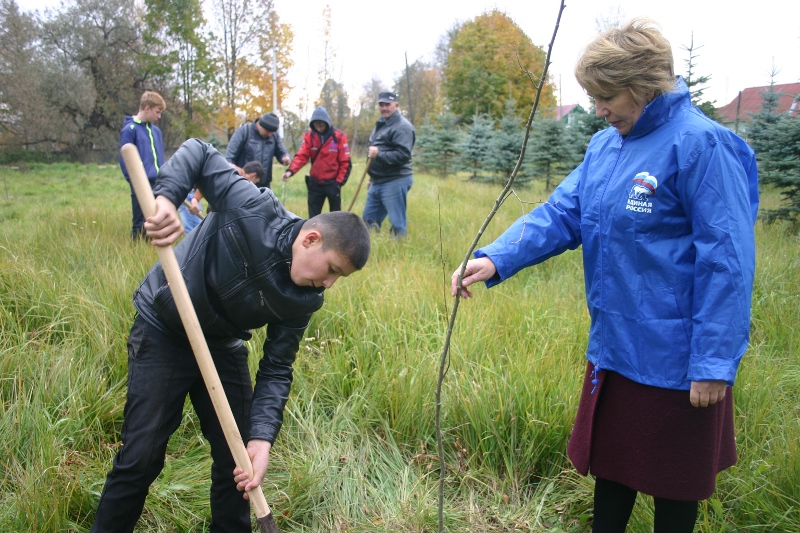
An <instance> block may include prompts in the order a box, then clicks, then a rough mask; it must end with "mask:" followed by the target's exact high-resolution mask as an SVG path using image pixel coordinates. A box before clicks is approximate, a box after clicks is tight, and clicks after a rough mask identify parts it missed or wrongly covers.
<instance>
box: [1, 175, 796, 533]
mask: <svg viewBox="0 0 800 533" xmlns="http://www.w3.org/2000/svg"><path fill="white" fill-rule="evenodd" d="M362 171H363V166H356V167H355V169H354V170H353V176H352V178H351V182H350V183H349V184H348V185H347V186H346V187H345V189H344V194H343V203H344V205H347V204H348V203H349V200H350V197H351V195H352V194H353V191H354V190H355V187H356V180H357V179H358V178H359V177H360V176H361V173H362ZM275 174H276V175H279V169H277V168H276V171H275ZM275 187H276V190H275V192H276V194H277V195H278V196H279V197H280V198H282V199H283V200H284V201H285V203H286V205H287V206H288V207H289V208H290V209H291V210H293V211H295V212H296V213H298V214H300V215H305V214H306V213H307V211H306V205H305V185H304V184H303V183H302V180H299V179H294V180H291V181H290V183H289V184H288V185H286V186H284V185H282V184H281V183H280V182H279V181H278V180H276V185H275ZM498 193H499V187H498V186H490V185H487V184H476V183H470V182H468V181H465V180H464V179H463V178H456V177H452V178H449V179H446V180H440V179H437V178H433V177H430V176H427V175H416V176H415V183H414V186H413V188H412V190H411V193H410V196H409V237H408V239H406V240H405V241H402V242H397V241H394V240H392V239H389V238H388V237H387V236H386V235H384V234H381V235H378V236H376V238H375V239H374V244H373V252H372V257H371V259H370V262H369V263H368V265H367V267H366V268H365V269H364V271H362V272H359V273H356V274H354V275H353V276H351V277H350V278H347V279H343V280H341V281H339V282H338V283H337V284H336V286H335V287H334V288H333V289H331V290H330V291H329V292H328V294H327V295H326V300H327V302H326V305H325V307H324V308H323V309H322V310H321V311H320V312H318V313H317V314H316V315H315V316H314V319H313V321H312V323H311V326H310V327H309V329H308V331H307V333H306V339H305V341H304V342H303V343H302V345H301V353H300V355H299V358H298V362H297V364H296V370H295V384H294V388H293V392H292V397H291V398H290V401H289V404H288V407H287V410H286V423H285V425H284V428H283V431H282V433H281V436H280V437H279V439H278V441H277V443H276V446H275V448H274V450H273V453H272V458H271V463H270V469H269V471H268V479H267V480H266V482H265V492H266V496H267V501H268V502H269V503H270V505H271V506H272V508H273V512H274V513H275V514H276V517H277V521H278V525H279V527H280V529H281V531H282V532H342V533H344V532H348V533H355V532H375V531H400V532H409V533H410V532H431V531H436V528H437V484H438V475H439V473H438V459H437V457H436V445H435V437H434V422H433V420H434V389H435V385H436V376H437V371H438V364H439V356H440V352H441V349H442V343H443V340H444V335H445V330H446V324H447V318H448V315H449V310H450V308H451V305H452V299H451V298H450V296H449V295H448V290H447V286H448V283H447V280H449V276H450V273H451V272H452V271H453V270H454V269H455V268H456V267H457V265H458V264H459V263H460V262H461V260H462V258H463V256H464V254H465V251H466V249H467V246H468V245H469V243H470V242H471V240H472V239H473V237H474V235H475V233H476V232H477V229H478V227H479V226H480V225H481V223H482V222H483V220H484V218H485V217H486V215H487V213H488V212H489V210H490V208H491V206H492V205H493V203H494V200H495V198H496V196H497V194H498ZM364 196H365V193H364V191H363V190H362V192H361V197H360V198H359V201H358V202H357V203H356V210H357V212H360V209H361V206H363V200H364ZM519 197H520V198H521V199H523V200H524V201H525V202H531V203H535V202H538V201H541V200H543V199H545V198H546V194H545V193H544V192H543V191H542V190H541V189H537V188H536V185H534V186H533V187H532V188H529V189H523V190H520V191H519ZM776 201H777V200H776V197H775V196H774V195H772V194H769V193H767V194H765V197H764V199H763V202H762V205H766V206H772V207H774V206H775V203H776ZM530 208H531V205H523V204H520V202H518V201H517V200H513V201H511V200H510V201H509V202H507V204H506V205H505V206H504V207H503V208H502V210H501V211H500V213H499V214H498V216H497V217H496V218H495V220H494V221H493V223H492V224H491V226H490V227H489V230H488V232H487V234H486V235H485V236H484V238H483V241H482V242H483V243H488V242H490V241H491V240H492V239H493V238H494V237H495V236H496V235H497V234H499V233H500V232H501V231H502V230H503V229H504V228H505V227H507V225H508V224H510V222H511V221H512V220H514V219H515V218H516V217H517V216H519V215H520V214H521V213H522V212H523V211H527V210H529V209H530ZM129 231H130V199H129V189H128V186H127V184H126V182H125V181H124V180H123V179H122V177H121V174H120V172H119V169H118V168H117V167H116V166H107V167H99V166H78V165H69V164H53V165H34V164H29V165H28V166H27V167H23V168H10V167H0V531H4V532H5V531H8V532H56V531H71V532H72V531H74V532H82V531H88V529H89V527H90V526H91V523H92V519H93V516H94V508H95V506H96V503H97V499H98V497H99V493H100V491H101V490H102V487H103V483H104V480H105V474H106V472H107V470H108V469H109V468H110V465H111V458H112V457H113V455H114V453H115V451H116V449H117V447H118V442H117V439H118V435H119V431H120V427H121V424H122V408H123V405H124V398H125V389H126V368H127V351H126V346H125V343H126V338H127V333H128V330H129V328H130V325H131V323H132V319H133V314H134V310H133V306H132V305H131V295H132V293H133V290H134V289H135V287H136V286H137V285H138V283H139V282H140V281H141V279H142V278H143V277H144V275H145V273H146V272H147V270H148V269H149V267H150V266H151V265H152V263H153V262H155V261H156V258H157V257H156V253H155V250H154V249H152V247H150V246H148V245H147V244H144V243H131V241H130V239H129V237H128V234H129ZM757 239H758V271H757V278H756V283H755V292H754V296H753V304H754V307H753V322H752V338H751V342H752V345H751V347H750V349H749V351H748V353H747V354H746V355H745V358H744V360H743V363H742V365H741V368H740V372H739V378H738V381H737V385H736V387H735V389H734V390H735V396H736V426H737V441H738V450H739V463H738V464H737V465H736V466H734V467H732V468H730V469H729V470H727V471H726V472H724V473H722V474H721V475H720V477H719V482H718V486H717V492H716V493H715V494H714V496H713V497H712V498H711V499H709V500H708V501H706V502H703V503H702V505H701V516H700V521H699V525H698V527H697V529H696V531H699V532H703V533H710V532H722V531H727V532H738V531H759V532H761V531H771V532H797V531H800V392H798V391H800V355H799V353H798V352H800V332H798V326H797V325H798V324H799V323H800V304H799V303H798V298H799V297H800V239H799V238H798V236H797V235H796V234H793V233H791V232H790V231H789V228H787V227H786V226H781V225H775V226H765V225H763V224H761V223H759V224H758V226H757ZM588 325H589V319H588V315H587V311H586V305H585V301H584V290H583V275H582V269H581V258H580V251H576V252H568V253H565V254H563V255H561V256H559V257H556V258H554V259H552V260H550V261H548V262H547V263H545V264H543V265H540V266H537V267H534V268H532V269H528V270H527V271H524V272H522V273H520V274H519V275H517V276H516V277H515V278H513V279H511V280H509V281H508V282H506V283H503V284H502V285H501V286H499V287H497V288H495V289H492V290H491V291H486V290H484V289H483V288H478V289H477V295H476V298H474V299H473V300H469V301H465V302H462V305H461V306H460V309H459V316H458V321H457V328H456V332H455V335H454V341H453V346H452V359H451V366H450V369H449V373H448V375H447V377H446V381H445V387H444V391H443V423H444V429H445V432H446V434H445V447H446V453H447V466H448V477H447V480H446V495H445V525H446V527H447V529H448V531H453V532H455V531H470V532H483V531H487V532H488V531H497V532H501V531H502V532H512V531H555V532H587V531H590V520H591V507H592V504H591V493H592V484H593V482H592V480H591V478H588V479H587V478H582V477H581V476H579V475H577V474H576V473H575V472H574V470H572V468H571V466H570V464H569V461H568V460H567V458H566V456H565V450H566V443H567V438H568V436H569V431H570V428H571V426H572V420H573V417H574V414H575V410H576V406H577V400H578V393H579V387H580V383H581V380H582V376H583V372H584V368H585V361H584V358H583V357H584V350H585V347H586V341H587V331H588ZM263 335H264V332H263V331H258V332H256V334H255V336H254V338H253V340H252V341H250V342H249V343H248V344H249V347H250V349H251V357H250V362H251V368H252V369H253V370H254V369H255V366H256V365H257V362H258V359H259V357H260V347H261V343H262V342H263ZM209 471H210V459H209V453H208V448H207V445H206V443H205V442H204V441H203V439H202V436H201V434H200V431H199V427H198V424H197V420H196V418H195V416H194V414H193V413H192V411H191V408H189V409H187V410H186V412H185V420H184V424H183V425H182V426H181V428H180V429H179V430H178V432H177V433H176V434H175V435H174V437H173V439H172V441H171V443H170V449H169V453H168V457H167V462H166V467H165V469H164V471H163V473H162V475H161V477H160V478H159V479H158V480H157V482H156V483H155V484H154V485H153V487H152V488H151V491H150V496H149V498H148V502H147V506H146V510H145V513H144V515H143V516H142V519H141V521H140V523H139V529H138V530H139V531H142V532H145V531H146V532H177V531H204V530H206V529H207V525H208V521H209V520H210V511H209V507H208V489H209V483H210V481H209ZM648 530H650V531H651V530H652V505H651V503H650V501H648V499H646V498H640V499H639V501H638V503H637V506H636V508H635V511H634V516H633V518H632V522H631V526H630V527H629V531H632V532H635V533H638V532H645V531H648Z"/></svg>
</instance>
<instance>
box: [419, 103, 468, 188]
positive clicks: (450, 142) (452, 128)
mask: <svg viewBox="0 0 800 533" xmlns="http://www.w3.org/2000/svg"><path fill="white" fill-rule="evenodd" d="M419 137H420V138H419V142H418V144H417V149H418V155H417V156H416V157H415V160H416V161H417V162H419V163H420V165H421V166H423V167H424V168H425V169H427V170H428V171H430V172H433V173H434V174H436V175H437V176H440V177H442V178H444V177H447V176H448V175H449V174H450V173H451V172H452V171H453V163H454V160H455V159H456V158H457V157H458V155H459V153H460V147H461V132H460V131H459V130H458V128H457V127H456V118H455V116H453V115H452V114H451V113H444V114H442V115H439V117H438V118H437V119H436V123H435V125H431V124H426V125H424V126H423V127H422V128H420V136H419Z"/></svg>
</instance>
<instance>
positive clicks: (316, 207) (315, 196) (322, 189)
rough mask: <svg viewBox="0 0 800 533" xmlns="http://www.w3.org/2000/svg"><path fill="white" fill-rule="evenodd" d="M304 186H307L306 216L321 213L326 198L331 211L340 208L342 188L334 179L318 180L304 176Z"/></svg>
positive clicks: (339, 209) (310, 216)
mask: <svg viewBox="0 0 800 533" xmlns="http://www.w3.org/2000/svg"><path fill="white" fill-rule="evenodd" d="M306 187H308V218H312V217H315V216H317V215H319V214H320V213H322V206H323V205H324V204H325V199H326V198H327V199H328V207H330V210H331V211H341V210H342V194H341V189H342V188H341V186H340V185H339V184H338V183H337V182H336V180H325V181H319V180H316V179H314V178H312V177H311V176H306Z"/></svg>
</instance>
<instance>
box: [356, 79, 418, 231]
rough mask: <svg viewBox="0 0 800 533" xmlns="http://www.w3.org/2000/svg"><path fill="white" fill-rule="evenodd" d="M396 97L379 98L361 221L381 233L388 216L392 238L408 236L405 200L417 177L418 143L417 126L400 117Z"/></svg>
mask: <svg viewBox="0 0 800 533" xmlns="http://www.w3.org/2000/svg"><path fill="white" fill-rule="evenodd" d="M399 106H400V104H398V102H397V94H395V93H392V92H382V93H380V94H379V95H378V107H379V109H380V112H381V118H380V119H379V120H378V122H377V123H375V129H373V130H372V133H371V134H370V136H369V145H370V146H369V152H368V154H367V155H368V157H369V158H370V159H371V160H372V163H371V164H370V166H369V177H370V183H369V190H368V191H367V203H366V205H365V206H364V213H363V214H362V218H363V219H364V222H366V223H367V225H369V226H370V227H373V228H376V229H380V227H381V223H382V222H383V220H384V219H385V218H386V216H387V215H388V216H389V222H390V223H391V224H392V228H391V230H390V231H391V234H392V235H393V236H395V237H398V238H402V237H405V236H406V233H407V227H406V226H407V225H406V198H407V197H408V191H409V189H411V185H412V184H413V182H414V176H413V173H412V170H411V151H412V150H413V148H414V142H415V141H416V138H417V137H416V135H417V134H416V131H415V130H414V126H412V125H411V123H410V122H409V121H408V120H406V119H405V117H404V116H403V115H401V114H400V111H399V109H398V108H399Z"/></svg>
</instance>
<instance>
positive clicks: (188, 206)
mask: <svg viewBox="0 0 800 533" xmlns="http://www.w3.org/2000/svg"><path fill="white" fill-rule="evenodd" d="M136 196H139V195H138V194H137V195H136ZM183 205H185V206H186V207H187V208H188V209H191V208H192V204H190V203H189V202H188V201H187V200H184V201H183ZM197 216H198V217H200V220H203V219H204V218H206V216H205V215H204V214H203V213H202V212H201V213H197Z"/></svg>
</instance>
